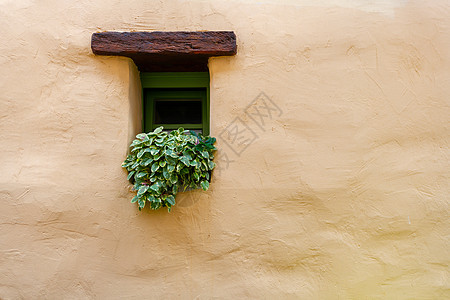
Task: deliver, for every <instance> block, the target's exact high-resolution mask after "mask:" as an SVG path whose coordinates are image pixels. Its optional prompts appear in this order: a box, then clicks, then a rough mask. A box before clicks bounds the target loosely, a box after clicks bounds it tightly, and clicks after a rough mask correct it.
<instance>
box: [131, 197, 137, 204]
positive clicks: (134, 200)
mask: <svg viewBox="0 0 450 300" xmlns="http://www.w3.org/2000/svg"><path fill="white" fill-rule="evenodd" d="M138 199H139V197H138V196H137V195H136V196H134V197H133V199H131V203H136V202H137V201H138Z"/></svg>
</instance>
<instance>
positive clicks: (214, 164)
mask: <svg viewBox="0 0 450 300" xmlns="http://www.w3.org/2000/svg"><path fill="white" fill-rule="evenodd" d="M208 166H209V169H210V170H212V169H214V167H215V166H216V163H215V162H213V161H208Z"/></svg>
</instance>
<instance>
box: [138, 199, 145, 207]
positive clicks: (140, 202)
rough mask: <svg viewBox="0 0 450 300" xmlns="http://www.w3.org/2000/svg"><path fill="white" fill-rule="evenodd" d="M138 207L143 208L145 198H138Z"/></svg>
mask: <svg viewBox="0 0 450 300" xmlns="http://www.w3.org/2000/svg"><path fill="white" fill-rule="evenodd" d="M138 203H139V208H144V206H145V200H143V199H139V202H138Z"/></svg>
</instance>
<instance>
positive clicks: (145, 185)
mask: <svg viewBox="0 0 450 300" xmlns="http://www.w3.org/2000/svg"><path fill="white" fill-rule="evenodd" d="M215 142H216V139H215V138H212V137H203V136H202V135H199V134H197V133H196V132H194V131H187V130H184V129H183V128H179V129H178V130H174V131H172V132H170V133H167V132H165V131H163V127H158V128H156V129H155V130H154V131H153V132H150V133H140V134H138V135H137V136H136V139H135V140H134V141H133V142H132V143H131V145H130V148H131V153H130V154H129V155H128V157H127V159H126V160H125V161H124V162H123V164H122V167H123V168H126V169H127V170H128V177H127V179H128V180H130V181H131V183H133V184H134V187H133V190H135V191H137V194H136V196H134V197H133V199H132V200H131V203H137V204H138V206H139V210H141V209H142V208H144V207H145V204H146V203H147V202H149V205H150V208H152V209H158V208H161V207H163V206H166V207H167V208H168V210H169V211H170V209H171V208H172V206H174V205H175V196H176V195H177V193H178V191H179V190H181V189H184V190H186V188H192V189H196V188H202V189H203V190H205V191H206V190H207V189H208V188H209V182H210V180H211V171H212V170H213V169H214V167H215V165H216V164H215V163H214V162H213V161H212V160H213V159H214V155H213V152H214V151H215V150H216V147H214V143H215Z"/></svg>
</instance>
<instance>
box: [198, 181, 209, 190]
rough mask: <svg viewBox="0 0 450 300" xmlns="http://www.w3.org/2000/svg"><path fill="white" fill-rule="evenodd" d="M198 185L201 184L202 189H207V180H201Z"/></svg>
mask: <svg viewBox="0 0 450 300" xmlns="http://www.w3.org/2000/svg"><path fill="white" fill-rule="evenodd" d="M200 185H201V186H202V189H203V190H205V191H207V190H208V189H209V182H208V181H206V180H203V181H202V182H200Z"/></svg>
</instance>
